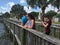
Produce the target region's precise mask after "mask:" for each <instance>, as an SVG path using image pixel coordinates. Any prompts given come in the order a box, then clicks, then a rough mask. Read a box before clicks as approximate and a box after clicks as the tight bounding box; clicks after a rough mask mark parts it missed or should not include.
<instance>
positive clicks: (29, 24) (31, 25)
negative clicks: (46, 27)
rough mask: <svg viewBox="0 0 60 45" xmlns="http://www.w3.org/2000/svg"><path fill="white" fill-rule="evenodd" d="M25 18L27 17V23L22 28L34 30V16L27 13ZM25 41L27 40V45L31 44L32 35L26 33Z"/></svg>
mask: <svg viewBox="0 0 60 45" xmlns="http://www.w3.org/2000/svg"><path fill="white" fill-rule="evenodd" d="M27 17H28V21H27V23H26V24H25V26H24V27H25V28H29V29H35V18H34V16H33V15H32V14H31V13H29V14H28V16H27ZM27 40H28V44H27V45H30V44H32V35H31V34H29V33H27Z"/></svg>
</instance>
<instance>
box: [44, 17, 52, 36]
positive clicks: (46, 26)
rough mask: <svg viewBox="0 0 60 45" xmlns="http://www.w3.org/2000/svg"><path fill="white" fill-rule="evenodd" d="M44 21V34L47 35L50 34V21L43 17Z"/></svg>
mask: <svg viewBox="0 0 60 45" xmlns="http://www.w3.org/2000/svg"><path fill="white" fill-rule="evenodd" d="M44 18H45V21H44V22H43V26H44V27H45V34H47V35H49V34H50V26H51V23H52V22H51V19H50V18H49V16H45V17H44Z"/></svg>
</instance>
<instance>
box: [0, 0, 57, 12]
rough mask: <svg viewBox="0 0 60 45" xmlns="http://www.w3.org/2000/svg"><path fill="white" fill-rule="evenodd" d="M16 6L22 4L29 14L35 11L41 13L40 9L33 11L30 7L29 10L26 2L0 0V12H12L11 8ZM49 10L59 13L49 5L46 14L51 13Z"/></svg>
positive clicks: (22, 0) (24, 0)
mask: <svg viewBox="0 0 60 45" xmlns="http://www.w3.org/2000/svg"><path fill="white" fill-rule="evenodd" d="M15 4H20V5H22V6H24V10H25V11H26V12H28V13H30V12H32V11H35V12H39V11H40V9H39V8H38V7H37V8H35V9H32V8H31V7H29V9H28V8H27V6H28V5H27V2H26V0H0V12H3V13H5V12H10V10H11V7H12V6H13V5H15ZM49 10H54V11H56V12H57V8H54V7H53V6H51V5H49V6H48V7H47V8H46V10H45V12H47V11H49Z"/></svg>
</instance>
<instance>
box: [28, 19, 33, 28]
mask: <svg viewBox="0 0 60 45" xmlns="http://www.w3.org/2000/svg"><path fill="white" fill-rule="evenodd" d="M33 26H34V20H32V21H31V26H29V27H28V28H30V29H32V28H33Z"/></svg>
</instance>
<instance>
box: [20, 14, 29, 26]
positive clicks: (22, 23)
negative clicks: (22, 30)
mask: <svg viewBox="0 0 60 45" xmlns="http://www.w3.org/2000/svg"><path fill="white" fill-rule="evenodd" d="M26 15H27V14H26V13H24V14H23V16H22V18H21V25H22V26H24V25H25V24H26V22H27V20H28V19H27V16H26Z"/></svg>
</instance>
